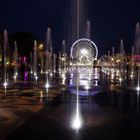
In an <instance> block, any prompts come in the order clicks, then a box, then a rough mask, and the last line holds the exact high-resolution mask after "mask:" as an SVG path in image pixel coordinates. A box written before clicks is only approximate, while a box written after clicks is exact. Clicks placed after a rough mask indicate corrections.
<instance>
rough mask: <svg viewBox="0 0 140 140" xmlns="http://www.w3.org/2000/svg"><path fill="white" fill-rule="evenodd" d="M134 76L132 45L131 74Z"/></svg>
mask: <svg viewBox="0 0 140 140" xmlns="http://www.w3.org/2000/svg"><path fill="white" fill-rule="evenodd" d="M133 76H134V46H133V47H132V51H131V75H130V77H131V78H133Z"/></svg>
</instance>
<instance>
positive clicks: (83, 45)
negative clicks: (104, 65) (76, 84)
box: [71, 38, 98, 65]
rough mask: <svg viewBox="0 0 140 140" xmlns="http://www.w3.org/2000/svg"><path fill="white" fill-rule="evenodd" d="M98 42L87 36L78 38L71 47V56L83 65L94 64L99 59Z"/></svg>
mask: <svg viewBox="0 0 140 140" xmlns="http://www.w3.org/2000/svg"><path fill="white" fill-rule="evenodd" d="M97 56H98V49H97V46H96V44H95V43H94V42H93V41H91V40H90V39H87V38H82V39H78V40H77V41H76V42H74V44H73V45H72V47H71V58H72V59H73V60H75V61H76V63H79V64H82V65H89V64H92V63H93V61H94V60H96V59H97Z"/></svg>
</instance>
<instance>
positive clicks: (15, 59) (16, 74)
mask: <svg viewBox="0 0 140 140" xmlns="http://www.w3.org/2000/svg"><path fill="white" fill-rule="evenodd" d="M14 44H15V50H14V63H15V67H14V80H15V81H16V80H17V76H18V51H17V42H16V41H15V42H14Z"/></svg>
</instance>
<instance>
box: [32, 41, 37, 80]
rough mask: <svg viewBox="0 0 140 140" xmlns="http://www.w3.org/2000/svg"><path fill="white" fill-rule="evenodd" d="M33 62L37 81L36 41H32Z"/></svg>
mask: <svg viewBox="0 0 140 140" xmlns="http://www.w3.org/2000/svg"><path fill="white" fill-rule="evenodd" d="M33 61H34V62H33V63H34V67H33V69H34V78H35V80H36V81H37V79H38V77H37V41H36V40H35V41H34V52H33Z"/></svg>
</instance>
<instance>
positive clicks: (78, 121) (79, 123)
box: [72, 116, 82, 130]
mask: <svg viewBox="0 0 140 140" xmlns="http://www.w3.org/2000/svg"><path fill="white" fill-rule="evenodd" d="M81 127H82V121H81V119H80V117H79V116H76V118H75V119H74V120H73V122H72V128H73V129H76V130H79V129H80V128H81Z"/></svg>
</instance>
